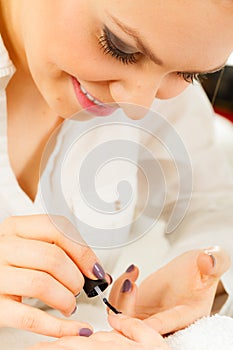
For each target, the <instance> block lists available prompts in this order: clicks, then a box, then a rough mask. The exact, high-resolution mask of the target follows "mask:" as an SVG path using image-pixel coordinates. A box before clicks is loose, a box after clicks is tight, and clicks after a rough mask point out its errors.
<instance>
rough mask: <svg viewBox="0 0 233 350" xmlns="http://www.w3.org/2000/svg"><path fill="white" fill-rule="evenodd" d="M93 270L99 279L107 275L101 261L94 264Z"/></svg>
mask: <svg viewBox="0 0 233 350" xmlns="http://www.w3.org/2000/svg"><path fill="white" fill-rule="evenodd" d="M92 272H93V274H94V275H95V277H97V278H99V279H103V278H104V277H105V272H104V269H103V268H102V266H101V265H100V264H99V263H96V264H95V265H94V266H93V270H92Z"/></svg>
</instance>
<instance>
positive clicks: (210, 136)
mask: <svg viewBox="0 0 233 350" xmlns="http://www.w3.org/2000/svg"><path fill="white" fill-rule="evenodd" d="M153 109H154V110H156V111H158V112H159V113H160V114H162V115H163V116H165V118H166V119H167V120H169V121H170V123H172V125H173V126H174V127H175V128H176V130H177V132H178V133H179V135H180V136H181V138H182V140H183V142H184V144H185V147H186V148H187V151H188V153H189V155H190V159H191V163H192V171H193V191H192V195H191V201H190V205H189V208H188V210H187V212H186V214H185V216H184V218H183V220H182V222H181V223H180V224H179V226H178V227H177V228H176V229H175V230H174V231H173V232H171V233H165V235H166V238H167V240H168V242H169V244H170V247H171V249H170V252H169V259H171V258H172V257H174V256H177V255H179V254H180V253H182V252H184V251H186V250H190V249H195V248H208V247H211V246H214V245H220V246H222V247H224V248H225V249H226V250H227V251H228V252H229V253H230V255H231V257H233V237H232V234H233V177H232V171H231V170H232V169H231V167H230V166H229V161H228V160H227V157H226V155H225V153H224V152H223V151H222V150H221V147H219V144H218V143H217V138H216V133H215V119H216V116H215V114H214V112H213V110H212V107H211V105H210V103H209V101H208V98H207V96H206V95H205V93H204V91H203V90H202V88H201V87H200V86H199V85H194V86H190V87H188V88H187V89H186V90H185V91H184V92H183V93H182V94H181V95H180V96H179V97H176V98H173V99H170V100H167V101H166V100H155V102H154V105H153ZM229 128H231V124H229ZM231 135H232V142H229V145H228V155H230V153H231V154H232V152H233V148H231V150H229V147H230V145H231V146H232V145H233V130H232V132H231ZM225 142H227V141H226V140H225ZM163 170H164V171H165V173H166V182H167V187H166V188H167V191H168V192H169V193H171V195H170V198H169V195H168V200H167V201H166V203H165V211H164V213H165V215H166V212H167V213H169V210H170V208H171V207H172V203H174V202H175V201H176V197H175V196H174V193H175V192H174V191H173V187H174V177H173V175H174V174H173V172H172V171H170V170H171V168H170V170H169V166H167V165H165V166H164V168H163ZM172 196H173V198H172ZM166 209H167V210H166ZM168 215H170V214H168ZM222 282H223V284H224V287H225V290H226V291H227V293H228V294H229V297H228V301H227V302H226V304H225V305H224V307H223V309H222V311H223V312H224V313H225V314H228V315H231V316H233V267H232V268H231V269H230V270H229V272H227V273H226V274H225V275H224V276H223V278H222Z"/></svg>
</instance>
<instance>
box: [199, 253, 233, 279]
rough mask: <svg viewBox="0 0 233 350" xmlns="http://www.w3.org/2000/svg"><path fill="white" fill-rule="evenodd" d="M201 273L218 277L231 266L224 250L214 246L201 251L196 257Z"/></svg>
mask: <svg viewBox="0 0 233 350" xmlns="http://www.w3.org/2000/svg"><path fill="white" fill-rule="evenodd" d="M197 265H198V268H199V270H200V272H201V274H203V275H206V276H212V277H215V278H217V279H218V278H220V277H221V276H222V275H223V274H224V273H225V272H226V271H227V270H228V269H229V268H230V266H231V259H230V256H229V254H228V253H227V252H226V250H224V249H222V248H221V247H219V246H214V247H211V248H208V249H205V250H204V251H202V252H201V253H200V254H199V256H198V258H197Z"/></svg>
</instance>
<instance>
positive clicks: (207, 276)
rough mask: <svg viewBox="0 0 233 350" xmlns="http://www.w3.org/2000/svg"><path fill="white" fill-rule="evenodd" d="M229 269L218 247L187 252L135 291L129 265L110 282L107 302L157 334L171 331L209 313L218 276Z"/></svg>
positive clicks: (134, 275)
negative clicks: (108, 300)
mask: <svg viewBox="0 0 233 350" xmlns="http://www.w3.org/2000/svg"><path fill="white" fill-rule="evenodd" d="M229 266H230V258H229V256H228V254H227V253H226V252H225V251H224V250H222V249H220V248H218V247H215V248H213V249H209V250H194V251H189V252H186V253H184V254H182V255H180V256H179V257H177V258H175V259H174V260H172V261H171V262H170V263H168V264H167V265H165V266H164V267H162V268H161V269H159V270H158V271H156V272H154V273H153V274H151V275H150V276H149V277H148V278H146V279H145V280H144V281H143V282H142V283H141V285H140V286H139V288H137V286H136V284H135V281H136V279H137V277H138V273H139V270H138V268H137V267H135V266H134V265H132V266H131V267H130V268H128V269H127V272H125V273H124V274H123V275H122V276H121V277H120V278H119V279H118V280H117V281H116V282H115V283H114V285H113V288H112V290H111V294H110V302H111V304H112V305H114V306H115V307H116V308H117V309H118V310H120V311H122V312H123V313H126V314H128V315H130V316H133V317H138V318H140V319H143V320H145V321H144V322H146V323H147V324H149V325H150V326H152V327H153V328H154V329H156V330H157V331H158V332H160V333H161V334H166V333H170V332H174V331H176V330H179V329H182V328H184V327H186V326H188V325H190V324H191V323H193V322H194V321H195V320H197V319H198V318H200V317H202V316H206V315H209V314H210V312H211V308H212V305H213V301H214V298H215V293H216V289H217V286H218V283H219V280H220V277H221V276H222V275H223V273H224V272H225V271H226V270H227V269H228V268H229Z"/></svg>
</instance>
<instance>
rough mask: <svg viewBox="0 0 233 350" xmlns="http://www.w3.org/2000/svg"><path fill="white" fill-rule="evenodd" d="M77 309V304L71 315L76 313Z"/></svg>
mask: <svg viewBox="0 0 233 350" xmlns="http://www.w3.org/2000/svg"><path fill="white" fill-rule="evenodd" d="M76 311H77V306H75V308H74V311H73V312H72V313H71V315H73V314H75V312H76Z"/></svg>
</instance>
